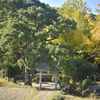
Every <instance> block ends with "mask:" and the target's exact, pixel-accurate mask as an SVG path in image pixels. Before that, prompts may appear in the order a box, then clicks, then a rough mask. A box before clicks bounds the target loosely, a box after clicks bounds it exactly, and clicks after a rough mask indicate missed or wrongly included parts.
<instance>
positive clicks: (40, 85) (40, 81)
mask: <svg viewBox="0 0 100 100" xmlns="http://www.w3.org/2000/svg"><path fill="white" fill-rule="evenodd" d="M41 88H42V71H40V80H39V90H41Z"/></svg>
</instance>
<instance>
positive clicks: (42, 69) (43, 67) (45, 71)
mask: <svg viewBox="0 0 100 100" xmlns="http://www.w3.org/2000/svg"><path fill="white" fill-rule="evenodd" d="M36 71H37V73H36V75H37V76H39V90H41V89H42V81H43V76H55V89H58V75H59V74H57V73H56V72H51V71H50V70H49V62H48V61H42V62H40V65H39V66H38V67H37V68H36ZM46 78H48V77H46ZM44 81H45V80H44Z"/></svg>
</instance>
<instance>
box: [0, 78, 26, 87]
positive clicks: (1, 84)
mask: <svg viewBox="0 0 100 100" xmlns="http://www.w3.org/2000/svg"><path fill="white" fill-rule="evenodd" d="M0 87H17V88H20V87H22V88H23V87H25V86H21V85H19V84H17V83H13V82H7V81H6V80H5V79H4V78H0Z"/></svg>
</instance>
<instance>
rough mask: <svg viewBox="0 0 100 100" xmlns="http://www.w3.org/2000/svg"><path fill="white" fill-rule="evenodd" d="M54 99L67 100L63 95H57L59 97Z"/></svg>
mask: <svg viewBox="0 0 100 100" xmlns="http://www.w3.org/2000/svg"><path fill="white" fill-rule="evenodd" d="M53 100H65V98H64V97H62V96H57V97H55V98H53Z"/></svg>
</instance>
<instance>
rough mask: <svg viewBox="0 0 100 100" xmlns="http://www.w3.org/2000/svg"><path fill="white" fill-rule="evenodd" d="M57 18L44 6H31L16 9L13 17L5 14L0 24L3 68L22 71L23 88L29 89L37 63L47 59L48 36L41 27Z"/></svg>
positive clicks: (10, 12) (55, 12)
mask: <svg viewBox="0 0 100 100" xmlns="http://www.w3.org/2000/svg"><path fill="white" fill-rule="evenodd" d="M58 16H59V14H58V13H57V11H56V10H54V9H53V8H50V7H49V6H48V5H45V7H44V6H43V7H42V6H37V5H34V6H30V7H27V9H23V8H22V9H19V10H17V11H16V14H14V13H13V12H12V11H9V12H8V14H7V20H4V21H3V22H1V23H0V28H1V30H0V38H1V39H0V48H1V50H2V51H3V52H4V56H5V59H4V62H5V66H7V64H10V65H12V66H20V67H24V69H25V85H31V82H32V80H31V79H32V75H33V74H32V72H33V70H34V69H35V68H36V67H37V66H38V64H37V63H38V61H39V60H41V59H42V60H43V59H46V58H47V57H48V56H47V54H48V49H47V48H46V45H47V43H46V40H47V37H48V36H49V34H47V33H46V31H45V26H47V25H50V24H53V21H55V22H56V21H57V17H58Z"/></svg>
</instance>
